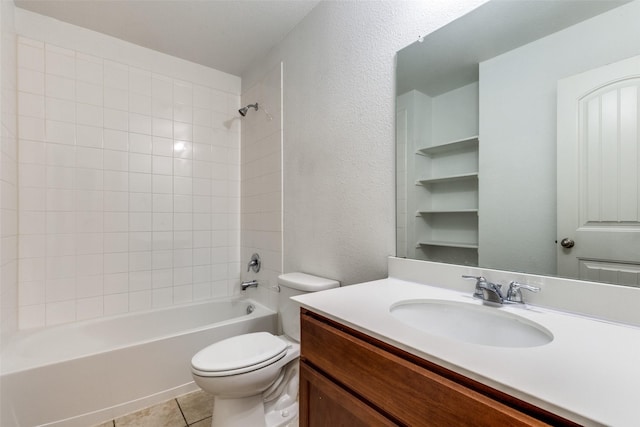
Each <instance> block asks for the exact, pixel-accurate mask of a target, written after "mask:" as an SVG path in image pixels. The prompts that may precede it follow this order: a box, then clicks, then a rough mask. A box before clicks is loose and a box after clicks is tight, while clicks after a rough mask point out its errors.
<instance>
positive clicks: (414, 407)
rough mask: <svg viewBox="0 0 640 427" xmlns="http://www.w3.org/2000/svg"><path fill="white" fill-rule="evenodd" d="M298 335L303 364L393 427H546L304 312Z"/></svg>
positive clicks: (350, 332) (375, 342) (530, 417)
mask: <svg viewBox="0 0 640 427" xmlns="http://www.w3.org/2000/svg"><path fill="white" fill-rule="evenodd" d="M301 331H302V339H301V345H302V347H301V349H302V350H301V352H302V355H301V357H302V360H303V362H304V363H306V364H308V365H310V366H311V367H313V368H315V369H316V370H317V371H319V372H321V373H323V374H324V375H326V376H327V377H328V378H329V379H331V380H332V381H334V382H335V383H336V384H338V385H339V386H341V387H342V388H344V389H345V390H347V391H349V392H350V393H352V394H353V395H355V396H358V397H359V398H360V399H361V400H363V401H365V402H368V403H369V404H370V405H371V406H373V407H375V408H377V409H378V410H379V411H380V412H381V413H383V414H385V415H386V416H387V417H388V418H390V419H392V420H394V421H395V422H397V423H398V424H401V425H410V426H423V425H429V426H451V425H474V426H496V425H509V426H544V425H549V424H547V423H545V422H543V421H540V420H539V419H536V418H533V417H532V416H529V415H527V414H525V413H523V412H521V411H519V410H518V409H515V408H513V407H510V406H507V405H506V404H503V403H502V402H501V401H497V400H495V399H492V398H491V397H488V396H486V395H484V394H482V393H480V392H478V391H475V390H472V389H470V388H468V387H466V386H465V385H462V384H460V383H459V382H455V381H452V380H451V379H449V378H445V377H443V376H442V375H439V374H438V373H435V372H433V371H432V370H429V369H426V368H425V367H424V366H420V365H418V364H416V363H414V361H412V360H410V359H408V358H406V357H402V354H401V353H403V352H402V351H401V350H398V352H397V353H396V352H391V351H389V348H391V349H393V347H391V346H387V347H389V348H383V347H382V346H379V345H376V344H379V342H377V340H374V339H373V338H371V340H369V339H366V338H365V337H366V336H355V335H354V332H355V331H351V330H349V329H348V328H346V327H343V326H342V325H339V324H335V323H334V322H331V321H329V320H326V319H324V318H322V317H321V316H317V315H315V314H313V315H309V312H306V310H303V314H302V317H301ZM355 334H357V335H363V334H360V333H357V332H355ZM363 338H365V339H363ZM462 378H464V377H462ZM553 424H554V425H562V424H563V423H556V422H555V420H554V422H553ZM570 424H571V423H570V422H569V425H570Z"/></svg>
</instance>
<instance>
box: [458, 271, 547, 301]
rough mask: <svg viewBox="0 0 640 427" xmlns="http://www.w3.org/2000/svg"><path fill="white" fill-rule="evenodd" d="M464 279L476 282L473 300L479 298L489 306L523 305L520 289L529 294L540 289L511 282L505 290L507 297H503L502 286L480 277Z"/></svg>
mask: <svg viewBox="0 0 640 427" xmlns="http://www.w3.org/2000/svg"><path fill="white" fill-rule="evenodd" d="M462 277H463V278H465V279H474V280H475V281H476V288H475V290H474V292H473V297H474V298H479V299H481V300H482V301H484V302H487V303H489V304H497V305H502V304H513V303H519V304H524V299H523V297H522V291H521V289H526V290H528V291H531V292H539V291H540V288H538V287H536V286H531V285H526V284H524V283H518V282H516V281H512V282H511V283H509V289H508V290H507V295H506V296H504V294H503V293H502V285H500V284H496V283H492V282H489V281H487V279H485V278H484V277H482V276H467V275H463V276H462Z"/></svg>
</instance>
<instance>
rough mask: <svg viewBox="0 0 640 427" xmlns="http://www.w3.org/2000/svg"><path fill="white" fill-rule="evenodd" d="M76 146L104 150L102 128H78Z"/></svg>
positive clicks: (81, 126) (79, 126) (78, 126)
mask: <svg viewBox="0 0 640 427" xmlns="http://www.w3.org/2000/svg"><path fill="white" fill-rule="evenodd" d="M76 145H79V146H83V147H93V148H102V128H101V127H99V126H85V125H77V126H76Z"/></svg>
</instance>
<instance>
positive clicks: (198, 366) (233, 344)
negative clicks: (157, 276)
mask: <svg viewBox="0 0 640 427" xmlns="http://www.w3.org/2000/svg"><path fill="white" fill-rule="evenodd" d="M278 283H279V288H280V292H279V294H278V311H279V313H280V315H281V319H282V328H283V331H284V333H285V334H284V335H279V336H276V335H273V334H271V333H268V332H255V333H250V334H244V335H238V336H235V337H231V338H228V339H225V340H222V341H219V342H217V343H214V344H211V345H209V346H208V347H206V348H204V349H202V350H200V351H199V352H198V353H197V354H196V355H195V356H193V359H192V360H191V373H192V376H193V379H194V381H195V383H196V384H197V385H198V386H199V387H200V388H201V389H202V390H204V391H206V392H208V393H210V394H212V395H213V396H214V404H213V417H212V421H211V425H212V427H249V426H250V427H262V426H264V427H283V426H287V425H289V423H291V422H294V421H295V420H296V419H297V416H298V402H297V398H298V382H299V376H298V372H299V366H298V360H299V357H300V344H299V341H300V319H299V306H298V305H297V304H296V303H294V302H293V301H291V300H290V299H289V298H290V297H291V296H294V295H299V294H302V293H306V292H315V291H319V290H324V289H330V288H334V287H338V286H339V285H340V284H339V282H337V281H335V280H330V279H323V278H320V277H316V276H311V275H308V274H305V273H289V274H283V275H281V276H280V277H278Z"/></svg>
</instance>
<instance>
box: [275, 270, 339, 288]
mask: <svg viewBox="0 0 640 427" xmlns="http://www.w3.org/2000/svg"><path fill="white" fill-rule="evenodd" d="M278 283H279V284H280V285H281V286H286V287H287V288H291V289H297V290H299V291H303V292H316V291H323V290H325V289H331V288H337V287H339V286H340V282H338V281H337V280H333V279H327V278H324V277H318V276H313V275H311V274H307V273H286V274H281V275H280V276H278Z"/></svg>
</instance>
